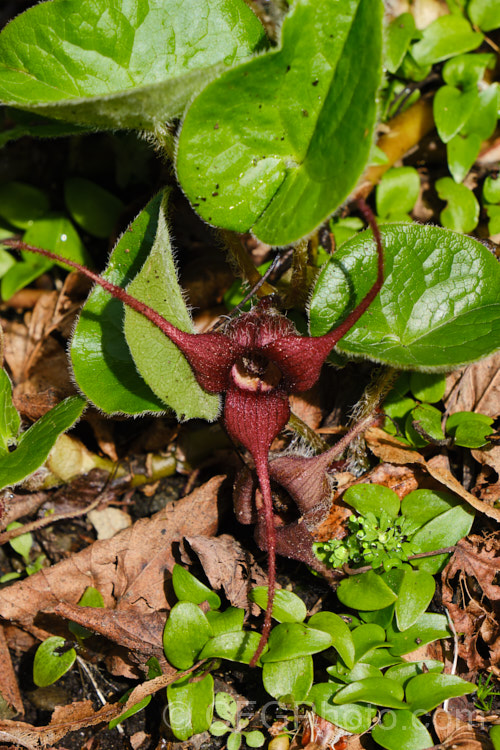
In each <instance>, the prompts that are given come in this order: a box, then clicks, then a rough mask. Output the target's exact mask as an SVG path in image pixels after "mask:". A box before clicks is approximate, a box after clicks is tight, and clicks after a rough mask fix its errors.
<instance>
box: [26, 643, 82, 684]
mask: <svg viewBox="0 0 500 750" xmlns="http://www.w3.org/2000/svg"><path fill="white" fill-rule="evenodd" d="M65 644H66V641H65V639H64V638H62V637H61V636H59V635H54V636H52V637H51V638H47V639H46V640H45V641H42V643H41V644H40V645H39V646H38V648H37V650H36V653H35V660H34V662H33V682H34V683H35V685H38V687H46V686H47V685H52V683H53V682H55V681H56V680H58V679H59V678H60V677H62V676H63V674H66V672H67V671H68V670H69V669H71V667H72V666H73V664H74V663H75V660H76V651H75V649H74V648H69V649H67V650H65Z"/></svg>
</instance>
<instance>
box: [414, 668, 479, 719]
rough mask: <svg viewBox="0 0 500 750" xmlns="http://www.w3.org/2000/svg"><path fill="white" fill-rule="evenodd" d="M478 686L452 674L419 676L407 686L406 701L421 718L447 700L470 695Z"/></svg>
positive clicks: (431, 673) (429, 673)
mask: <svg viewBox="0 0 500 750" xmlns="http://www.w3.org/2000/svg"><path fill="white" fill-rule="evenodd" d="M475 691H476V685H474V684H473V683H471V682H466V681H465V680H462V679H461V678H460V677H456V676H455V675H451V674H434V673H433V672H428V673H427V674H419V675H417V676H416V677H414V678H413V679H412V680H410V682H409V683H408V684H407V686H406V700H407V702H408V703H409V704H410V707H411V710H412V712H413V714H414V715H415V716H421V715H422V714H426V713H427V712H428V711H432V709H433V708H436V706H439V705H440V704H441V703H442V702H443V701H445V700H446V699H447V698H454V697H458V696H460V695H468V694H469V693H474V692H475Z"/></svg>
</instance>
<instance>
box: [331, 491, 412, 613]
mask: <svg viewBox="0 0 500 750" xmlns="http://www.w3.org/2000/svg"><path fill="white" fill-rule="evenodd" d="M342 499H343V501H344V502H345V503H347V505H350V506H351V507H353V508H354V509H355V510H357V511H358V513H360V514H361V515H362V516H366V515H367V514H368V513H373V514H374V515H375V516H380V515H382V513H385V514H387V515H388V516H389V517H390V518H396V516H397V515H398V513H399V509H400V506H401V502H400V500H399V497H398V496H397V495H396V493H395V492H394V490H391V489H390V488H389V487H384V486H383V485H381V484H356V485H354V486H353V487H349V489H348V490H347V492H345V493H344V497H343V498H342ZM361 609H362V608H361Z"/></svg>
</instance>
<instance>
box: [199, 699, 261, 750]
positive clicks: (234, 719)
mask: <svg viewBox="0 0 500 750" xmlns="http://www.w3.org/2000/svg"><path fill="white" fill-rule="evenodd" d="M215 710H216V712H217V714H218V715H219V716H220V717H221V719H224V721H219V720H217V721H214V722H212V724H211V725H210V727H209V730H208V731H209V732H210V734H212V735H213V736H214V737H223V736H224V735H225V734H228V735H229V736H228V738H227V740H226V746H227V750H239V747H240V745H241V741H242V739H244V740H245V742H246V744H247V745H248V747H262V745H263V744H264V742H265V741H266V738H265V736H264V735H263V734H262V732H259V731H258V730H250V731H244V729H245V728H246V727H247V726H248V724H249V723H250V719H241V718H238V704H237V702H236V701H235V699H234V698H233V696H232V695H229V693H224V692H220V693H217V694H216V696H215ZM226 722H227V723H226Z"/></svg>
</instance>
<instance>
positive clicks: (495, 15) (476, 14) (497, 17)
mask: <svg viewBox="0 0 500 750" xmlns="http://www.w3.org/2000/svg"><path fill="white" fill-rule="evenodd" d="M467 13H468V14H469V18H470V20H471V21H472V23H473V24H475V25H476V26H479V28H480V29H482V31H493V29H497V28H498V27H499V26H500V6H499V5H498V3H497V0H470V3H469V4H468V6H467Z"/></svg>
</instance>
